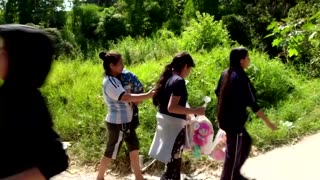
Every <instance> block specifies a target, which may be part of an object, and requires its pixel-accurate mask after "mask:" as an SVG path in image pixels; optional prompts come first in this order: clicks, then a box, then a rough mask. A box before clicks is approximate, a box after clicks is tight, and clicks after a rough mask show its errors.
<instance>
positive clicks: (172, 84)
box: [149, 52, 205, 180]
mask: <svg viewBox="0 0 320 180" xmlns="http://www.w3.org/2000/svg"><path fill="white" fill-rule="evenodd" d="M194 66H195V64H194V61H193V59H192V57H191V56H190V55H189V54H188V53H186V52H182V53H179V54H177V55H175V56H174V58H173V60H172V62H171V63H170V64H168V65H166V67H165V69H164V71H163V72H162V74H161V76H160V78H159V80H158V82H157V84H156V89H155V91H156V92H155V94H154V97H153V104H154V105H155V106H156V107H157V108H158V112H157V115H156V117H157V129H156V134H155V136H154V139H153V142H152V145H151V148H150V151H149V155H150V156H151V157H153V158H155V159H157V160H159V161H161V162H164V163H166V168H165V172H164V174H163V175H162V176H161V180H180V176H181V174H180V170H181V160H182V159H181V156H182V152H183V146H184V143H185V138H186V137H185V136H186V129H185V126H186V119H187V115H188V114H195V115H204V114H205V108H204V107H198V108H187V107H186V104H187V101H188V92H187V88H186V82H185V79H184V78H186V77H187V76H188V75H189V74H190V72H191V69H192V68H193V67H194Z"/></svg>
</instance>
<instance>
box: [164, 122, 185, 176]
mask: <svg viewBox="0 0 320 180" xmlns="http://www.w3.org/2000/svg"><path fill="white" fill-rule="evenodd" d="M185 136H186V129H185V128H183V129H182V130H181V131H180V133H179V134H178V136H177V137H176V140H175V143H174V145H173V148H172V152H171V159H170V161H169V162H168V163H167V164H166V167H165V171H164V174H163V175H162V177H161V180H180V176H181V175H180V171H181V162H182V159H181V156H182V152H183V145H184V143H185Z"/></svg>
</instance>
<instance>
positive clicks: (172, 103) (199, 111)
mask: <svg viewBox="0 0 320 180" xmlns="http://www.w3.org/2000/svg"><path fill="white" fill-rule="evenodd" d="M180 98H181V97H180V96H171V97H170V100H169V103H168V111H169V112H170V113H175V114H196V115H204V114H205V108H204V107H198V108H187V107H183V106H181V105H179V100H180Z"/></svg>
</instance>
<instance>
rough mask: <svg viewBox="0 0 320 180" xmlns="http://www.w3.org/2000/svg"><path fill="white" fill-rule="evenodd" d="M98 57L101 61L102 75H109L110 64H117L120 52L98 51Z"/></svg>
mask: <svg viewBox="0 0 320 180" xmlns="http://www.w3.org/2000/svg"><path fill="white" fill-rule="evenodd" d="M99 58H100V59H101V60H102V61H103V69H104V75H106V76H110V75H111V69H110V64H114V65H115V64H117V63H118V61H119V60H120V59H121V54H120V53H117V52H107V53H106V52H100V53H99Z"/></svg>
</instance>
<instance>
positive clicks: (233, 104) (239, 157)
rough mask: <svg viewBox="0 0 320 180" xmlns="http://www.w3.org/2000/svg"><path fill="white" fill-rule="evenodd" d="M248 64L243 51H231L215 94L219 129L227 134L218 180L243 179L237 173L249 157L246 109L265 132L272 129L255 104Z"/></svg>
mask: <svg viewBox="0 0 320 180" xmlns="http://www.w3.org/2000/svg"><path fill="white" fill-rule="evenodd" d="M249 64H250V58H249V53H248V50H247V49H246V48H234V49H232V51H231V53H230V67H229V68H228V69H226V70H225V71H223V73H222V75H221V77H220V80H219V83H218V87H217V88H216V91H215V93H216V95H217V97H218V122H219V127H220V128H221V129H222V130H224V131H225V132H226V134H227V151H226V158H225V162H224V167H223V171H222V175H221V180H245V179H246V178H245V177H244V176H242V175H241V174H240V169H241V167H242V165H243V164H244V162H245V161H246V159H247V158H248V156H249V154H250V150H251V144H252V140H251V137H250V136H249V134H248V132H247V131H246V129H245V127H244V126H245V123H246V121H247V118H248V113H247V110H246V108H247V107H248V106H249V107H251V109H252V111H253V112H255V113H256V114H257V115H258V117H260V118H262V119H263V121H264V122H265V124H266V125H267V126H268V127H269V128H271V129H272V130H275V129H276V126H275V125H274V124H273V123H271V122H270V121H269V119H268V118H267V117H266V116H265V115H264V113H263V111H262V110H261V109H260V107H259V106H258V104H257V101H256V95H255V89H254V87H253V86H252V84H251V82H250V80H249V78H248V76H247V74H246V73H245V71H244V69H245V68H247V67H248V66H249Z"/></svg>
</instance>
